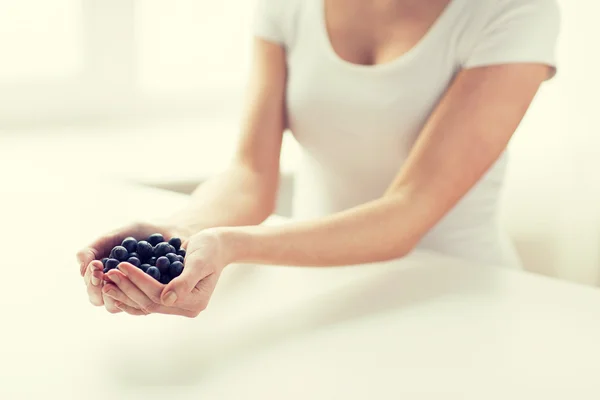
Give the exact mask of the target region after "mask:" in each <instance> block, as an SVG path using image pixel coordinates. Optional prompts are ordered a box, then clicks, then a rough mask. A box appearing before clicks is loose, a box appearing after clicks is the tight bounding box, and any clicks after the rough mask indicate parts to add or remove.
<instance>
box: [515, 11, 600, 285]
mask: <svg viewBox="0 0 600 400" xmlns="http://www.w3.org/2000/svg"><path fill="white" fill-rule="evenodd" d="M560 4H561V7H562V13H563V28H562V33H561V37H560V42H559V46H558V61H559V73H558V75H557V76H556V78H555V79H554V80H553V81H551V82H549V83H547V84H546V85H545V87H544V88H543V89H542V91H541V92H540V93H539V95H538V98H537V99H536V101H535V102H534V105H533V106H532V108H531V110H530V112H529V113H528V115H527V117H526V118H525V120H524V121H523V124H522V125H521V127H520V129H519V131H518V132H517V133H516V136H515V138H514V140H513V143H512V144H511V151H512V163H511V168H510V173H509V187H508V190H507V193H506V201H505V204H504V205H505V221H506V222H507V225H508V227H509V229H510V230H511V232H512V233H513V236H514V237H515V238H516V240H517V243H518V244H519V246H520V247H521V249H522V251H523V254H524V258H526V261H528V260H529V262H530V268H531V269H532V270H534V271H537V272H541V273H544V274H548V275H552V276H559V277H561V278H565V279H569V280H572V281H576V282H582V283H587V284H598V283H600V157H599V156H600V123H599V118H598V107H599V106H600V101H599V100H598V93H600V76H599V75H598V71H600V54H599V52H598V50H597V49H598V48H600V47H598V45H597V40H598V39H600V24H598V21H597V15H598V14H599V13H600V5H599V4H598V3H596V2H593V1H591V0H589V1H588V0H578V1H568V0H564V1H560ZM595 49H596V50H595Z"/></svg>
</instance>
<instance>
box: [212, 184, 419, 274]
mask: <svg viewBox="0 0 600 400" xmlns="http://www.w3.org/2000/svg"><path fill="white" fill-rule="evenodd" d="M415 211H417V212H415ZM423 211H425V210H421V212H423ZM418 212H419V211H418V210H414V209H412V208H410V206H409V203H408V199H407V198H405V197H404V196H401V195H394V196H387V197H383V198H381V199H379V200H376V201H373V202H370V203H366V204H364V205H361V206H359V207H355V208H352V209H350V210H347V211H344V212H341V213H337V214H334V215H331V216H328V217H324V218H320V219H316V220H312V221H302V222H291V223H287V224H284V225H280V226H254V227H239V228H232V229H222V230H220V233H221V235H222V237H223V241H224V243H226V245H227V246H230V248H232V249H234V250H233V252H234V254H235V255H234V256H233V257H234V259H235V260H234V262H238V263H259V264H273V265H293V266H341V265H353V264H363V263H371V262H378V261H387V260H391V259H395V258H399V257H402V256H404V255H406V254H407V253H408V252H410V251H411V249H412V248H413V247H414V245H415V244H416V242H417V241H418V238H419V237H420V235H421V231H422V230H423V229H424V228H419V223H420V222H419V220H420V221H421V222H422V221H424V220H425V219H424V218H420V217H419V215H418ZM421 225H422V224H421Z"/></svg>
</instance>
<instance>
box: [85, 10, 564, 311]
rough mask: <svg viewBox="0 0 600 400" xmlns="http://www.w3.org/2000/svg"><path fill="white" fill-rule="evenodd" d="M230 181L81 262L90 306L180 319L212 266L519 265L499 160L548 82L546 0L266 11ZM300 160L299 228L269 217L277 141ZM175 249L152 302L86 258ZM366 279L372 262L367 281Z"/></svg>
mask: <svg viewBox="0 0 600 400" xmlns="http://www.w3.org/2000/svg"><path fill="white" fill-rule="evenodd" d="M256 17H257V19H256V24H255V31H254V32H255V42H254V52H253V68H252V74H251V79H250V86H249V91H248V100H247V107H246V112H245V119H244V121H243V124H242V126H243V131H242V134H241V138H240V141H239V145H238V148H237V152H236V156H235V158H234V161H233V162H232V163H231V166H230V168H229V169H228V170H227V171H226V172H224V173H223V174H221V175H220V176H217V177H214V178H212V179H211V180H209V181H208V182H206V183H205V184H203V185H202V186H201V187H199V188H198V189H197V190H196V191H195V193H194V195H193V197H192V200H191V201H190V204H189V206H188V207H187V208H186V209H185V210H182V211H180V212H178V213H177V214H176V215H174V216H173V217H172V218H170V219H169V220H168V221H166V222H164V223H161V224H157V225H146V224H136V225H133V226H128V227H124V228H121V229H118V230H116V231H115V232H113V233H110V234H108V235H106V236H105V237H102V238H99V239H98V240H97V241H95V242H94V243H93V244H91V245H90V246H89V247H88V248H86V249H84V250H82V251H81V252H80V253H79V254H78V259H79V262H80V265H81V273H82V275H83V276H84V279H85V282H86V284H87V285H88V293H89V296H90V300H91V302H92V303H93V304H95V305H97V306H100V305H104V306H105V307H106V308H107V310H108V311H110V312H120V311H125V312H127V313H130V314H134V315H141V314H147V313H167V314H177V315H184V316H188V317H193V316H196V315H198V313H200V312H201V311H202V310H203V309H204V308H205V307H206V306H207V304H208V302H209V299H210V296H211V293H212V292H213V290H214V288H215V285H216V284H217V281H218V279H219V276H220V274H221V272H222V270H223V268H224V267H225V266H227V265H228V264H231V263H248V262H253V263H261V264H273V265H295V266H338V265H351V264H361V263H375V262H378V261H384V260H390V259H395V258H399V257H403V256H405V255H406V254H408V253H409V252H411V250H413V249H415V248H425V249H430V250H434V251H438V252H441V253H444V254H448V255H451V256H455V257H462V258H464V259H468V260H472V261H475V262H478V263H481V264H494V265H502V266H506V267H515V268H518V267H519V261H518V258H517V257H516V255H515V252H514V250H512V248H511V247H510V245H509V244H508V243H509V241H508V240H507V239H506V237H505V235H504V233H502V231H501V230H500V228H499V225H498V221H497V203H498V199H499V197H500V194H501V188H502V185H503V180H504V171H505V168H506V161H507V160H506V154H505V149H506V146H507V143H508V142H509V140H510V138H511V136H512V134H513V133H514V131H515V129H516V128H517V126H518V125H519V123H520V121H521V119H522V117H523V115H524V114H525V112H526V110H527V109H528V107H529V105H530V103H531V101H532V100H533V98H534V96H535V94H536V92H537V90H538V88H539V86H540V85H541V84H542V83H543V82H544V81H545V80H548V79H549V78H551V77H553V76H554V74H555V65H554V47H555V42H556V39H557V35H558V30H559V13H558V9H557V5H556V3H555V0H504V1H497V0H428V1H421V0H378V1H364V0H262V1H261V4H260V7H259V10H258V13H257V16H256ZM286 128H289V129H290V130H291V132H292V133H293V134H294V136H295V138H296V139H297V141H298V142H299V144H300V145H301V146H302V148H303V151H304V152H303V162H302V165H301V168H300V170H299V172H298V175H297V188H296V192H297V193H296V198H295V203H294V210H295V213H296V217H297V218H298V220H297V221H294V222H291V223H288V224H285V225H282V226H264V225H258V224H260V223H261V222H262V221H264V220H265V219H266V218H267V217H268V216H269V215H270V214H271V213H272V212H273V209H274V205H275V201H276V195H277V187H278V178H279V157H280V149H281V142H282V134H283V132H284V130H285V129H286ZM155 231H159V232H161V233H163V234H164V235H166V236H172V235H179V236H182V237H184V238H185V239H187V250H188V253H187V254H188V255H187V258H186V268H185V270H184V273H183V274H182V275H181V276H180V277H179V278H177V279H175V280H173V281H172V282H171V283H169V284H168V285H166V286H164V285H161V284H160V283H158V282H156V281H154V280H153V279H152V278H150V277H148V276H146V275H144V274H143V273H142V272H141V271H139V270H137V269H136V268H134V267H133V266H129V265H127V264H125V265H123V266H122V267H120V268H119V270H113V271H110V272H109V273H108V274H107V278H108V279H109V280H110V281H111V283H107V284H104V285H102V281H103V278H104V277H103V274H102V264H101V263H100V262H98V261H93V260H97V259H99V258H100V257H102V256H103V255H104V254H106V253H107V252H108V250H109V249H110V248H111V247H112V246H114V245H116V244H118V243H119V242H120V241H121V240H122V239H123V238H124V237H126V236H137V237H141V236H145V235H147V234H150V233H154V232H155ZM373 268H376V264H375V265H374V266H373Z"/></svg>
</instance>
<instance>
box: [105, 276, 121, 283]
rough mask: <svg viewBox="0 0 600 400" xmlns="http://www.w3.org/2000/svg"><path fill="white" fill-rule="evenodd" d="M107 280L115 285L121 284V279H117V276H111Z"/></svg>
mask: <svg viewBox="0 0 600 400" xmlns="http://www.w3.org/2000/svg"><path fill="white" fill-rule="evenodd" d="M108 279H110V280H111V281H113V282H114V283H116V284H117V285H118V284H119V283H121V279H119V276H118V275H117V274H111V275H110V276H109V277H108Z"/></svg>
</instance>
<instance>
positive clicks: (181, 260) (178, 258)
mask: <svg viewBox="0 0 600 400" xmlns="http://www.w3.org/2000/svg"><path fill="white" fill-rule="evenodd" d="M183 260H185V258H183V256H177V261H179V262H181V263H183Z"/></svg>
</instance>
